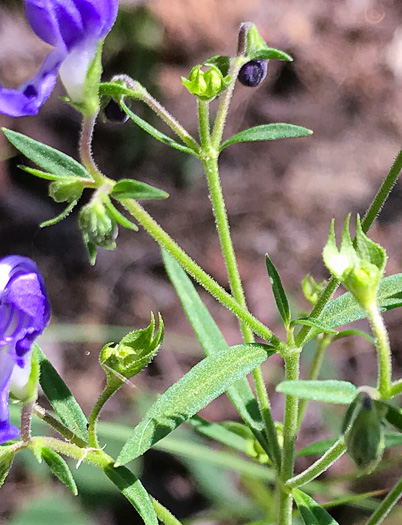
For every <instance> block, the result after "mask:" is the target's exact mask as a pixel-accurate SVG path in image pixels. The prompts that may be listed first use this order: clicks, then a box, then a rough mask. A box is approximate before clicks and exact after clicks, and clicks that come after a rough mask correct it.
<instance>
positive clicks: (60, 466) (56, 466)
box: [41, 447, 78, 496]
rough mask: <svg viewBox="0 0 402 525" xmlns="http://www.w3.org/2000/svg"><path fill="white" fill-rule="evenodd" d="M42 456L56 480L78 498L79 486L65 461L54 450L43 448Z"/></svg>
mask: <svg viewBox="0 0 402 525" xmlns="http://www.w3.org/2000/svg"><path fill="white" fill-rule="evenodd" d="M41 454H42V458H43V459H44V460H45V462H46V464H47V465H48V467H49V468H50V470H51V471H52V472H53V474H54V475H55V476H56V478H58V479H59V480H60V481H61V482H62V483H63V484H64V485H65V486H66V487H67V488H68V489H70V490H71V492H72V493H73V494H74V496H76V495H77V494H78V489H77V485H76V484H75V481H74V478H73V475H72V474H71V471H70V469H69V467H68V465H67V463H66V462H65V461H64V459H63V458H62V457H61V456H59V455H58V454H57V453H56V452H54V450H51V449H50V448H46V447H43V448H42V450H41Z"/></svg>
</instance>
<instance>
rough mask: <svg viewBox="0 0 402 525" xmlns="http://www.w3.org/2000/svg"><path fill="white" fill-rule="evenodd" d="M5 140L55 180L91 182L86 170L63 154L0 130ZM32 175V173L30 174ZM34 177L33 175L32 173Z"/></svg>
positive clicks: (29, 139)
mask: <svg viewBox="0 0 402 525" xmlns="http://www.w3.org/2000/svg"><path fill="white" fill-rule="evenodd" d="M2 129H3V133H4V135H5V136H6V138H7V139H8V140H9V141H10V142H11V144H12V145H13V146H14V147H15V148H16V149H17V150H18V151H20V152H21V153H23V154H24V155H25V156H26V157H27V158H28V159H30V160H31V161H32V162H34V163H35V164H37V165H38V166H40V167H41V168H43V169H45V170H46V171H48V172H49V176H50V175H53V176H54V177H57V178H62V177H79V178H82V179H87V180H88V179H89V180H91V176H90V175H89V173H88V172H87V170H86V169H85V168H84V167H83V166H82V165H81V164H79V163H78V162H77V161H76V160H74V159H72V158H71V157H69V156H68V155H66V154H65V153H62V152H61V151H57V150H56V149H54V148H51V147H50V146H46V145H45V144H42V143H41V142H38V141H37V140H34V139H31V138H29V137H27V136H26V135H22V134H21V133H17V132H16V131H11V129H6V128H2ZM30 173H32V171H31V172H30ZM33 174H34V175H35V173H33Z"/></svg>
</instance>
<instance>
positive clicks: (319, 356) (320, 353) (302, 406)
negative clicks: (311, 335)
mask: <svg viewBox="0 0 402 525" xmlns="http://www.w3.org/2000/svg"><path fill="white" fill-rule="evenodd" d="M330 343H331V337H330V336H329V335H328V334H324V335H322V336H321V337H319V338H318V339H317V348H316V350H315V354H314V359H313V362H312V363H311V367H310V372H309V375H308V379H310V380H312V381H314V380H315V379H317V378H318V375H319V373H320V369H321V365H322V361H323V359H324V355H325V350H326V349H327V348H328V346H329V344H330ZM307 404H308V400H307V399H300V402H299V413H298V417H297V429H298V430H299V429H300V427H301V424H302V422H303V417H304V413H305V411H306V408H307Z"/></svg>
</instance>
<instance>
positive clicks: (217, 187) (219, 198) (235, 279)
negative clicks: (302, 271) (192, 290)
mask: <svg viewBox="0 0 402 525" xmlns="http://www.w3.org/2000/svg"><path fill="white" fill-rule="evenodd" d="M198 116H199V126H200V138H201V144H202V147H203V164H204V170H205V174H206V177H207V181H208V188H209V195H210V199H211V203H212V210H213V213H214V217H215V222H216V228H217V231H218V235H219V240H220V244H221V248H222V254H223V258H224V260H225V266H226V269H227V272H228V277H229V284H230V289H231V292H232V295H233V297H234V299H235V300H236V302H237V303H238V304H239V305H240V306H241V307H242V308H244V309H247V303H246V298H245V295H244V291H243V286H242V282H241V278H240V274H239V269H238V266H237V261H236V254H235V251H234V247H233V242H232V238H231V235H230V226H229V220H228V216H227V213H226V206H225V201H224V197H223V192H222V185H221V181H220V177H219V168H218V159H217V151H216V149H213V148H212V146H211V135H210V127H209V104H208V102H205V101H202V100H199V102H198ZM240 329H241V332H242V335H243V339H244V342H245V343H253V342H254V334H253V332H252V330H251V329H250V327H249V326H248V324H247V323H245V322H244V321H243V320H240ZM253 379H254V384H255V388H256V394H257V399H258V405H259V409H260V413H261V417H262V420H263V421H264V426H265V430H266V433H267V439H268V445H269V448H270V450H269V451H267V452H269V456H270V457H271V459H272V461H273V462H274V464H275V467H276V468H277V469H279V468H280V464H281V450H280V446H279V442H278V435H277V432H276V428H275V422H274V420H273V417H272V413H271V405H270V402H269V397H268V392H267V389H266V386H265V383H264V379H263V377H262V373H261V370H260V369H259V368H257V369H255V370H254V371H253Z"/></svg>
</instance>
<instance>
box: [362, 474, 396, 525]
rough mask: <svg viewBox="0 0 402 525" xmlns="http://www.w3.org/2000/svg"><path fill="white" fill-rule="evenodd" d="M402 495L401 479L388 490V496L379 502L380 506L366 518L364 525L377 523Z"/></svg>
mask: <svg viewBox="0 0 402 525" xmlns="http://www.w3.org/2000/svg"><path fill="white" fill-rule="evenodd" d="M401 496H402V479H400V480H399V481H398V483H397V484H396V485H395V487H394V488H393V489H392V490H391V492H389V494H388V496H387V497H386V498H385V499H384V500H383V501H382V502H381V504H380V506H379V507H378V508H377V510H376V511H375V512H374V514H373V515H372V516H371V518H370V519H369V520H368V522H367V523H366V525H378V524H379V523H381V522H382V521H383V520H384V519H385V518H386V517H387V516H388V514H389V512H390V511H391V509H392V507H393V506H394V505H395V504H396V503H397V502H398V500H399V498H400V497H401Z"/></svg>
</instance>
